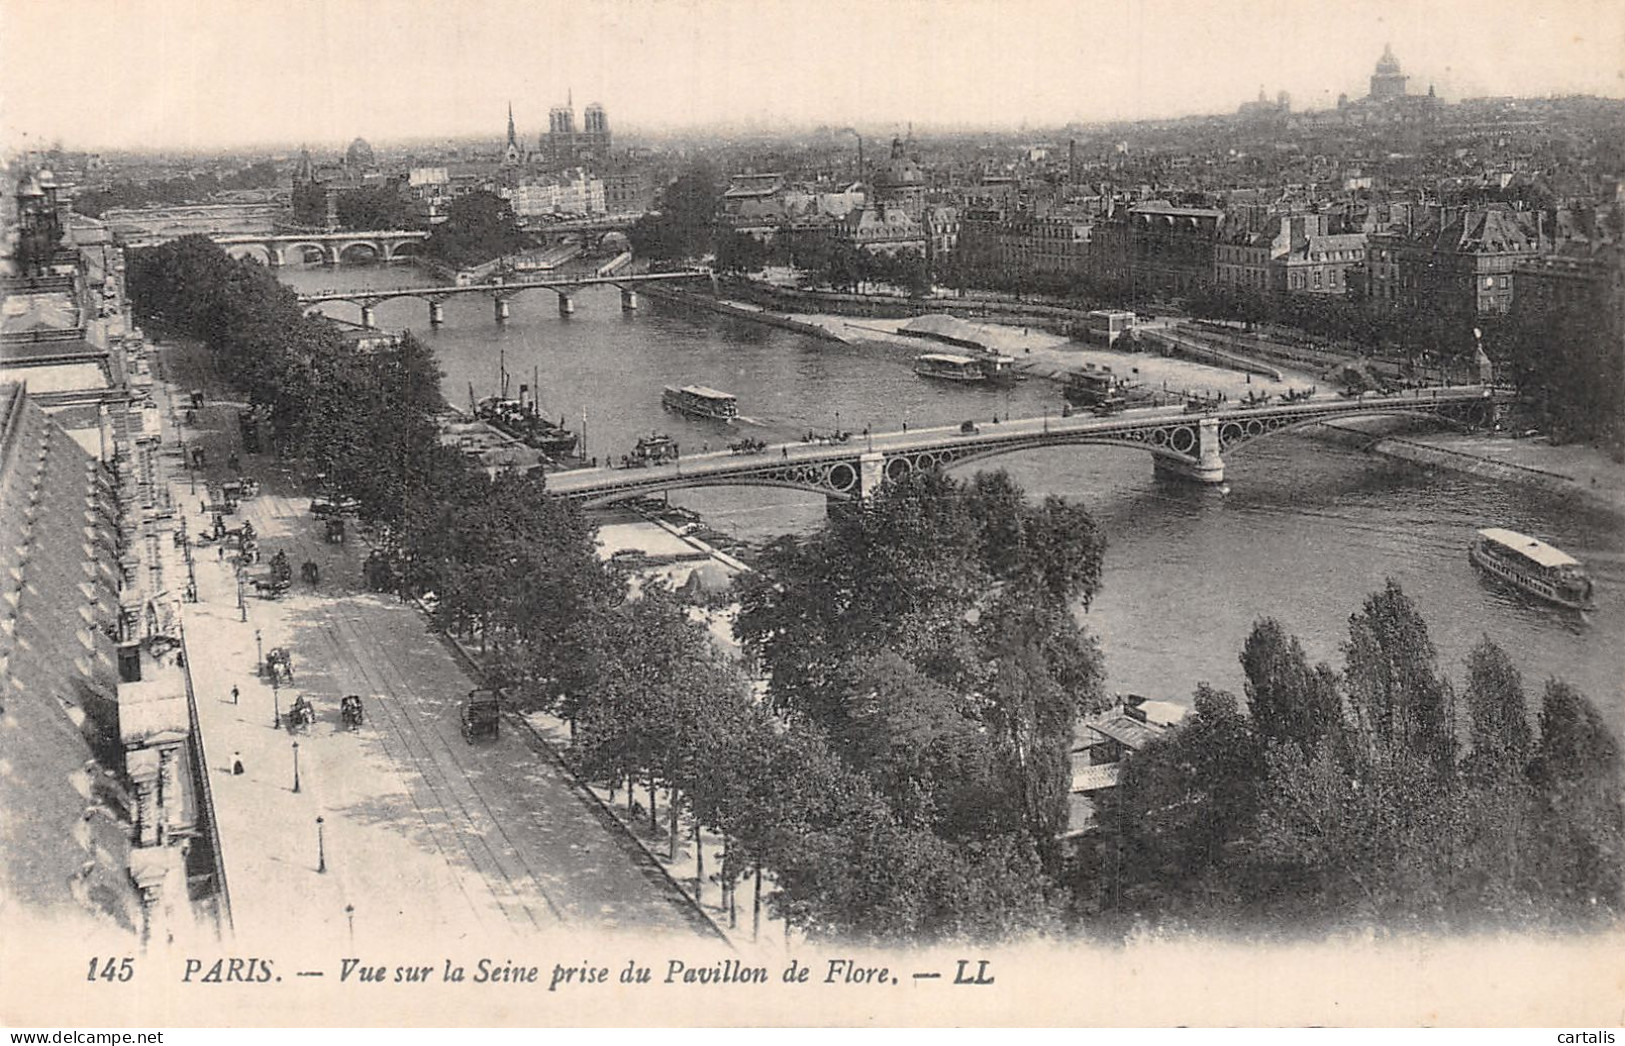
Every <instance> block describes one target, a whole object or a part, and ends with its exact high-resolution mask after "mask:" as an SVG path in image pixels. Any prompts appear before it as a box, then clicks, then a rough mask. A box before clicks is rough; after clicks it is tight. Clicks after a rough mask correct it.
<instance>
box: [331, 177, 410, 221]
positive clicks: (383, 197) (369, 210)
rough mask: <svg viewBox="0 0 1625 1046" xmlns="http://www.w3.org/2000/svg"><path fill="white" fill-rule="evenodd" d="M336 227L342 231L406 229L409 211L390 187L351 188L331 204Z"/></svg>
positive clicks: (397, 193) (404, 202)
mask: <svg viewBox="0 0 1625 1046" xmlns="http://www.w3.org/2000/svg"><path fill="white" fill-rule="evenodd" d="M335 209H336V210H337V212H338V219H339V225H341V226H343V227H344V228H346V229H410V228H412V227H413V224H412V215H411V211H410V210H409V209H408V208H407V206H406V201H405V200H404V199H402V198H401V194H400V193H399V192H397V191H396V190H395V189H394V188H393V187H390V186H378V187H375V188H362V189H353V190H350V191H348V192H345V193H342V194H341V195H340V196H339V198H338V200H337V201H336V203H335Z"/></svg>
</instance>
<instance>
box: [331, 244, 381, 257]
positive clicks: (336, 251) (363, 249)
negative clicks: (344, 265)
mask: <svg viewBox="0 0 1625 1046" xmlns="http://www.w3.org/2000/svg"><path fill="white" fill-rule="evenodd" d="M333 257H334V258H336V259H338V260H339V261H341V262H342V261H351V262H360V261H362V260H365V261H369V262H381V261H384V260H386V255H385V252H384V250H383V248H382V247H380V246H379V245H378V241H377V240H346V241H344V242H342V243H339V244H336V245H334V248H333Z"/></svg>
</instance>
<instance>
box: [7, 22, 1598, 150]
mask: <svg viewBox="0 0 1625 1046" xmlns="http://www.w3.org/2000/svg"><path fill="white" fill-rule="evenodd" d="M1385 44H1391V45H1392V47H1393V50H1394V54H1395V55H1396V57H1397V58H1398V59H1399V61H1400V63H1401V65H1402V66H1403V67H1404V70H1405V72H1406V73H1408V74H1410V75H1411V77H1412V80H1411V89H1412V91H1413V92H1417V93H1424V92H1426V90H1427V87H1428V85H1429V84H1430V83H1432V84H1435V85H1436V86H1437V89H1438V92H1439V94H1440V95H1441V96H1442V97H1444V98H1445V99H1447V100H1457V99H1459V98H1462V97H1472V96H1481V95H1486V94H1490V95H1518V96H1540V95H1549V94H1573V93H1582V94H1596V95H1605V96H1609V97H1615V98H1618V97H1625V3H1622V2H1621V0H1336V2H1330V3H1327V2H1321V0H795V2H791V0H574V2H558V0H460V2H450V0H432V2H431V0H0V146H3V147H4V148H6V149H8V150H9V149H16V148H33V147H38V146H41V145H48V144H51V143H53V142H60V143H62V144H63V145H64V146H66V147H67V148H70V149H140V148H154V149H158V148H162V149H177V148H183V149H205V150H206V149H213V148H222V147H245V146H255V145H288V144H297V143H310V144H312V145H320V144H328V145H331V144H342V143H344V142H348V141H349V140H350V139H352V138H354V137H357V136H361V137H365V138H367V139H368V140H370V141H373V142H388V141H391V140H400V139H408V138H438V137H452V136H466V135H470V134H481V133H488V134H490V135H491V136H492V137H493V138H500V137H501V136H502V135H503V134H504V133H505V129H506V121H507V105H508V103H509V102H510V101H511V102H512V103H513V108H514V117H515V120H516V122H517V124H518V127H519V132H520V134H521V135H522V136H524V137H525V138H527V139H530V140H534V138H535V136H536V135H537V134H538V133H540V132H543V131H545V130H546V129H547V111H548V109H549V108H550V107H552V106H554V105H559V104H563V103H564V101H565V100H566V98H567V97H570V98H572V99H573V101H574V104H575V107H576V109H577V112H578V116H577V125H578V126H579V123H580V116H579V111H580V110H581V109H582V108H583V107H584V106H585V105H586V104H587V103H588V102H594V101H596V102H601V103H602V104H603V105H604V106H605V108H606V109H607V111H608V114H609V119H610V125H611V128H612V129H614V130H619V131H623V132H625V131H633V132H653V131H660V130H684V129H690V128H694V129H703V128H714V127H717V126H729V125H731V126H736V127H744V126H777V125H789V126H801V127H812V126H817V125H821V124H823V125H829V126H831V127H835V128H839V127H842V126H847V125H855V126H857V127H859V128H860V129H864V130H878V131H880V132H881V133H886V132H889V131H890V130H892V129H900V128H902V127H904V126H905V125H906V124H907V123H909V122H913V123H914V125H915V126H916V128H919V129H930V128H942V127H947V126H956V127H969V128H988V129H1001V128H1002V129H1011V130H1014V129H1018V128H1021V127H1028V128H1032V129H1035V130H1036V129H1041V128H1046V127H1059V126H1062V125H1065V124H1067V123H1069V122H1078V123H1090V122H1096V121H1109V120H1121V119H1137V118H1156V117H1169V116H1183V115H1190V114H1197V113H1216V112H1233V111H1234V110H1235V108H1236V106H1237V105H1238V104H1239V103H1241V102H1243V101H1246V100H1249V99H1251V98H1253V97H1256V95H1257V93H1258V91H1259V89H1260V87H1262V88H1263V89H1264V90H1265V91H1266V92H1268V94H1269V95H1270V96H1271V97H1274V95H1275V93H1276V92H1277V91H1281V90H1285V91H1288V92H1290V93H1291V95H1292V98H1293V105H1294V107H1295V108H1299V109H1306V108H1308V109H1313V108H1326V107H1329V106H1332V105H1334V104H1335V103H1336V99H1337V95H1338V94H1339V93H1340V92H1347V93H1348V94H1349V96H1350V97H1351V98H1358V97H1361V96H1363V95H1364V94H1365V93H1366V92H1367V78H1368V77H1369V76H1370V74H1371V71H1372V67H1373V66H1374V65H1375V64H1376V60H1377V58H1378V57H1379V56H1380V55H1381V53H1382V49H1383V46H1384V45H1385Z"/></svg>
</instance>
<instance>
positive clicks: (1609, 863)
mask: <svg viewBox="0 0 1625 1046" xmlns="http://www.w3.org/2000/svg"><path fill="white" fill-rule="evenodd" d="M1529 777H1530V780H1531V781H1532V782H1533V784H1534V787H1535V793H1536V809H1537V814H1536V820H1537V821H1538V823H1539V824H1540V826H1541V827H1540V829H1539V831H1538V833H1537V846H1538V851H1537V854H1536V857H1535V866H1536V869H1537V873H1536V874H1537V875H1538V877H1539V881H1540V883H1541V885H1542V887H1543V889H1544V890H1546V891H1547V892H1549V894H1550V895H1551V896H1552V898H1553V900H1555V901H1556V902H1557V903H1558V904H1559V905H1560V906H1561V909H1562V911H1563V912H1564V914H1566V915H1568V916H1569V917H1571V918H1579V919H1582V920H1587V921H1590V920H1599V919H1607V918H1610V917H1612V916H1615V915H1617V914H1618V913H1619V911H1620V907H1621V899H1622V897H1621V893H1622V882H1625V803H1622V800H1621V794H1622V788H1621V786H1622V783H1625V777H1622V770H1621V763H1620V743H1619V739H1618V738H1617V737H1616V736H1615V735H1614V734H1613V733H1612V732H1611V731H1610V730H1609V729H1608V727H1607V726H1606V724H1604V722H1603V719H1602V716H1601V715H1599V714H1598V713H1597V709H1596V708H1595V707H1594V706H1593V705H1592V704H1591V702H1590V701H1588V700H1586V698H1585V697H1584V695H1582V694H1581V693H1580V692H1579V691H1577V690H1575V689H1574V688H1573V687H1571V686H1569V685H1568V684H1566V683H1562V682H1558V681H1556V680H1553V681H1551V682H1548V683H1547V684H1546V692H1545V695H1544V697H1543V699H1542V702H1541V711H1540V744H1539V746H1538V747H1537V748H1536V751H1535V758H1534V761H1533V762H1532V763H1531V764H1530V767H1529Z"/></svg>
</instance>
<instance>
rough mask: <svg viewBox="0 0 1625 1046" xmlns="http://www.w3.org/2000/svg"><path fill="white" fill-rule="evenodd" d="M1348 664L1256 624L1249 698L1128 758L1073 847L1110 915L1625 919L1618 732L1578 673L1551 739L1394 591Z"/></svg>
mask: <svg viewBox="0 0 1625 1046" xmlns="http://www.w3.org/2000/svg"><path fill="white" fill-rule="evenodd" d="M1344 657H1345V662H1344V665H1343V669H1342V671H1341V672H1338V671H1335V670H1333V669H1332V668H1331V667H1330V666H1328V665H1325V664H1319V665H1311V664H1310V663H1309V661H1308V659H1307V657H1306V656H1305V654H1304V651H1303V647H1302V645H1301V643H1300V642H1299V641H1298V639H1297V638H1296V637H1293V636H1290V635H1288V634H1287V633H1286V631H1285V630H1284V629H1283V628H1282V627H1281V625H1280V624H1279V623H1278V622H1276V621H1273V620H1264V621H1260V622H1259V623H1258V624H1257V625H1256V626H1255V627H1254V629H1253V631H1252V634H1251V635H1250V636H1249V637H1248V639H1247V642H1246V645H1245V647H1244V649H1243V651H1242V654H1241V663H1242V667H1243V669H1244V671H1245V673H1246V707H1245V708H1243V707H1241V705H1240V703H1239V702H1238V701H1237V700H1236V698H1235V697H1234V696H1232V695H1230V694H1228V693H1224V692H1221V691H1215V690H1211V689H1209V688H1207V687H1203V688H1201V689H1199V690H1198V691H1197V693H1196V697H1195V705H1194V711H1193V712H1192V713H1191V714H1190V715H1189V716H1188V717H1187V718H1186V719H1185V721H1184V722H1183V723H1182V724H1181V725H1180V726H1179V727H1178V728H1177V729H1175V730H1173V731H1171V732H1169V733H1168V734H1167V735H1166V736H1164V737H1161V738H1158V739H1157V740H1155V741H1153V742H1152V743H1151V744H1149V745H1148V746H1146V747H1145V748H1144V749H1143V750H1142V751H1140V752H1138V753H1136V754H1135V755H1133V756H1132V757H1131V758H1129V759H1128V760H1127V762H1126V764H1125V766H1124V769H1123V772H1122V775H1121V777H1120V782H1119V786H1118V787H1117V789H1116V790H1115V791H1114V792H1113V793H1111V794H1110V796H1109V797H1108V798H1107V799H1106V800H1105V801H1104V802H1103V804H1102V808H1101V810H1100V817H1099V821H1100V825H1101V830H1100V833H1099V834H1098V836H1097V837H1096V843H1097V844H1096V846H1094V847H1093V848H1091V849H1089V850H1088V851H1086V852H1085V853H1084V854H1083V855H1082V858H1081V859H1080V861H1079V864H1078V866H1077V868H1076V869H1075V873H1076V876H1077V878H1076V879H1075V880H1074V885H1075V886H1076V888H1077V894H1078V899H1079V903H1080V905H1081V908H1082V910H1084V911H1087V912H1090V913H1098V915H1099V916H1100V917H1102V918H1104V919H1105V920H1107V922H1108V923H1110V922H1113V920H1114V919H1116V920H1121V921H1123V922H1127V921H1131V920H1143V919H1150V920H1153V921H1157V922H1160V923H1163V924H1166V925H1175V926H1187V927H1190V926H1194V927H1199V928H1203V929H1210V930H1211V929H1218V928H1222V929H1226V930H1234V929H1246V928H1254V929H1256V928H1259V927H1265V926H1267V927H1275V928H1279V927H1281V926H1283V925H1284V926H1289V927H1293V928H1295V929H1298V930H1300V931H1315V930H1321V929H1348V928H1351V927H1356V926H1358V927H1365V926H1372V925H1378V926H1386V927H1394V928H1417V929H1457V930H1481V929H1485V928H1488V927H1492V926H1501V927H1507V926H1530V925H1543V926H1570V925H1575V924H1579V923H1592V922H1604V923H1606V922H1608V921H1611V920H1613V919H1615V918H1617V917H1618V916H1619V914H1620V912H1621V901H1622V894H1621V889H1622V877H1625V808H1622V805H1621V796H1622V785H1625V777H1622V768H1621V762H1620V755H1621V753H1620V746H1619V742H1618V740H1617V738H1616V737H1615V736H1614V734H1613V733H1612V732H1611V731H1610V730H1609V728H1608V727H1607V725H1606V724H1605V723H1604V722H1603V720H1602V718H1601V716H1600V715H1599V714H1598V713H1597V711H1596V709H1595V708H1594V707H1593V706H1592V705H1591V704H1590V703H1589V702H1588V701H1587V700H1586V699H1585V698H1584V697H1583V696H1582V695H1581V694H1579V693H1578V692H1577V691H1575V690H1574V688H1572V687H1571V686H1569V685H1567V684H1565V683H1561V682H1558V681H1555V680H1554V681H1551V682H1548V683H1547V684H1546V687H1545V692H1544V696H1543V700H1542V705H1541V710H1540V717H1539V728H1540V729H1539V734H1538V737H1537V736H1536V735H1535V733H1534V732H1533V731H1532V730H1531V728H1530V715H1529V710H1528V708H1527V707H1526V698H1525V694H1524V689H1523V684H1522V681H1521V679H1520V678H1519V674H1518V672H1517V669H1516V668H1515V667H1514V665H1513V664H1512V662H1511V660H1510V659H1509V658H1508V657H1507V655H1506V654H1505V653H1504V652H1503V651H1502V650H1501V649H1500V648H1498V647H1497V646H1495V645H1494V644H1493V643H1491V642H1490V641H1489V640H1488V639H1485V640H1484V641H1482V642H1481V643H1480V644H1479V645H1478V646H1477V647H1476V648H1475V649H1474V650H1473V652H1472V655H1471V656H1470V658H1469V659H1468V665H1467V677H1466V679H1465V681H1464V682H1463V683H1462V684H1461V686H1460V687H1459V688H1458V687H1455V686H1453V685H1452V684H1451V682H1450V681H1449V680H1448V679H1447V678H1446V677H1445V676H1444V675H1443V674H1442V673H1441V671H1440V669H1439V666H1438V659H1437V654H1436V652H1435V650H1434V647H1433V645H1432V643H1431V641H1430V640H1429V637H1428V630H1427V625H1426V623H1425V622H1424V621H1423V620H1422V618H1421V616H1420V614H1418V612H1417V610H1416V607H1415V605H1414V604H1413V603H1412V602H1411V601H1410V599H1409V598H1408V597H1406V596H1405V594H1404V592H1403V591H1402V590H1401V589H1400V588H1399V586H1398V585H1396V584H1394V583H1393V582H1389V584H1388V586H1387V587H1386V588H1385V589H1384V590H1383V591H1382V592H1379V593H1376V594H1374V595H1373V596H1371V597H1370V598H1369V599H1367V600H1366V602H1365V605H1364V606H1363V607H1362V608H1361V610H1360V611H1359V612H1358V613H1356V614H1355V615H1353V617H1351V618H1350V620H1349V636H1348V640H1347V642H1346V643H1345V644H1344Z"/></svg>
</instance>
